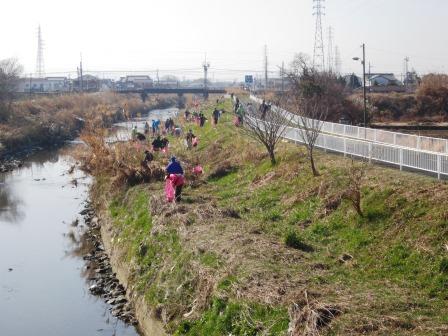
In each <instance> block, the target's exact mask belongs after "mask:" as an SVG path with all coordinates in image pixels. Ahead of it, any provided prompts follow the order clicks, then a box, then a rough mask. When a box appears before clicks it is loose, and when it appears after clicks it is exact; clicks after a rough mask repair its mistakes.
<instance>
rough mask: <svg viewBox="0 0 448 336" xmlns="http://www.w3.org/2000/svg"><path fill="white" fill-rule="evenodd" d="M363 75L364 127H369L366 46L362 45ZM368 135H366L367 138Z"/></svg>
mask: <svg viewBox="0 0 448 336" xmlns="http://www.w3.org/2000/svg"><path fill="white" fill-rule="evenodd" d="M362 75H363V82H364V83H363V84H364V85H363V96H364V127H367V91H366V44H365V43H363V44H362ZM365 136H366V135H364V137H365Z"/></svg>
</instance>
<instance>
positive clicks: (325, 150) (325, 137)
mask: <svg viewBox="0 0 448 336" xmlns="http://www.w3.org/2000/svg"><path fill="white" fill-rule="evenodd" d="M320 136H323V137H324V152H325V153H326V152H327V136H326V135H322V133H320Z"/></svg>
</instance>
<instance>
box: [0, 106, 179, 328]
mask: <svg viewBox="0 0 448 336" xmlns="http://www.w3.org/2000/svg"><path fill="white" fill-rule="evenodd" d="M176 114H177V109H167V110H158V111H154V112H152V113H151V114H150V117H149V118H150V119H151V116H157V117H161V119H162V120H163V119H164V118H165V117H166V116H175V115H176ZM150 119H149V120H150ZM136 124H137V125H138V126H139V129H141V127H142V125H143V124H144V120H143V119H140V120H136V121H132V122H130V123H126V124H123V125H118V129H119V131H118V134H119V136H120V137H126V136H127V134H129V131H128V130H126V129H125V128H127V127H132V126H133V125H136ZM123 126H124V127H123ZM73 163H74V162H73V159H72V158H71V157H69V156H67V155H66V154H64V153H63V152H61V151H51V152H42V153H38V154H36V155H34V156H32V157H30V158H28V159H27V160H26V161H25V163H24V166H23V167H21V168H19V169H16V170H14V171H12V172H9V173H2V174H0V335H1V336H25V335H30V336H31V335H33V336H94V335H109V336H111V335H115V336H134V335H138V332H137V331H136V329H135V328H134V327H133V326H128V325H125V324H124V323H122V322H121V321H119V320H117V319H116V318H115V317H113V316H112V315H111V313H110V311H109V308H110V306H109V305H107V304H106V303H105V302H104V301H103V300H102V299H101V298H97V297H95V296H92V295H91V294H90V292H89V285H90V283H89V281H88V280H87V278H86V277H87V275H86V274H87V273H88V272H86V264H85V262H84V260H83V259H82V255H79V253H78V252H77V251H78V250H79V245H80V244H81V242H80V237H81V236H82V233H83V231H84V230H85V229H86V228H85V225H84V224H83V219H82V216H81V215H80V214H79V212H80V211H82V210H83V208H84V201H85V200H86V199H87V198H88V190H89V185H90V181H91V179H90V177H89V176H86V175H85V174H83V173H82V172H80V171H75V172H74V173H72V174H69V173H68V171H69V169H70V167H71V166H72V165H73ZM74 180H76V181H77V183H73V181H74ZM76 221H78V223H77V222H76ZM76 223H77V225H75V224H76Z"/></svg>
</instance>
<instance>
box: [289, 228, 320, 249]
mask: <svg viewBox="0 0 448 336" xmlns="http://www.w3.org/2000/svg"><path fill="white" fill-rule="evenodd" d="M285 245H286V246H288V247H291V248H294V249H297V250H301V251H305V252H313V251H314V249H313V247H312V246H310V245H308V244H306V243H305V242H304V241H303V238H302V237H300V236H299V235H298V234H297V232H296V231H289V232H288V233H287V234H286V236H285Z"/></svg>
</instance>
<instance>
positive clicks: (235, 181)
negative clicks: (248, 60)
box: [109, 101, 448, 335]
mask: <svg viewBox="0 0 448 336" xmlns="http://www.w3.org/2000/svg"><path fill="white" fill-rule="evenodd" d="M212 108H213V106H210V107H209V108H208V109H207V110H206V114H208V115H210V113H211V110H212ZM221 108H225V109H226V110H227V111H230V104H229V102H228V101H227V102H226V103H224V104H223V105H222V106H221ZM231 120H232V115H231V114H230V113H227V114H225V115H224V117H223V119H222V120H221V122H220V124H219V125H218V127H217V128H213V127H211V125H210V124H207V125H206V126H205V127H204V128H202V129H200V128H199V127H197V126H194V125H193V126H192V127H191V128H193V132H194V133H195V134H197V135H199V138H200V145H199V148H197V149H195V150H194V151H192V152H186V151H185V150H180V157H181V158H183V159H186V160H190V161H193V160H199V161H200V163H201V164H202V165H203V167H204V168H205V171H206V173H211V172H213V171H214V170H215V169H216V168H218V167H219V166H220V165H221V164H222V162H223V161H229V162H230V163H231V164H232V166H233V167H235V169H234V170H233V171H231V172H230V173H229V174H227V175H225V176H223V177H220V178H213V179H207V176H204V179H206V180H207V183H206V184H204V185H203V186H201V187H199V188H196V189H189V188H186V189H185V193H186V195H185V199H186V200H188V201H187V202H185V203H184V204H185V205H186V206H188V207H195V206H197V207H200V206H201V204H195V200H196V199H199V198H200V197H203V196H206V197H207V198H209V199H210V200H211V201H210V202H213V203H212V204H213V205H212V207H213V208H222V209H229V208H231V209H234V210H235V211H237V212H238V213H239V214H240V216H241V219H231V220H229V221H226V220H225V219H219V221H220V223H218V224H217V225H215V226H214V225H212V224H214V223H207V230H206V232H205V234H207V235H208V236H207V237H209V238H211V240H212V241H214V242H215V243H217V244H219V243H222V241H223V240H225V239H229V240H230V239H232V238H229V237H233V236H232V235H229V232H231V233H235V234H236V233H238V234H239V235H247V236H248V237H249V233H248V232H252V231H253V230H254V229H256V230H257V231H260V232H259V234H260V235H261V236H262V237H263V238H264V239H267V240H270V241H276V242H277V243H278V246H281V247H282V248H284V249H285V250H286V252H285V251H283V250H282V253H285V254H288V253H289V254H291V253H292V254H294V253H297V255H299V256H300V259H296V260H295V261H293V262H291V261H285V259H283V257H282V256H283V255H280V257H279V259H262V258H259V255H261V254H263V252H265V251H261V250H259V249H258V247H257V246H256V245H255V247H251V245H250V243H248V244H249V245H247V247H244V248H245V250H244V253H241V254H240V255H239V256H238V258H236V260H237V261H238V262H241V263H242V264H244V266H238V265H239V264H238V263H237V266H236V265H235V264H233V265H229V264H228V263H229V262H230V261H229V259H230V258H229V257H228V255H227V254H226V253H223V251H222V250H220V249H218V248H216V249H215V246H214V244H215V243H214V242H210V245H209V246H208V247H207V249H206V252H202V253H198V252H197V249H196V247H197V246H196V244H199V241H201V239H204V238H203V237H202V236H201V233H198V234H197V235H196V236H194V235H193V236H192V237H193V238H191V237H190V240H189V241H188V242H186V241H184V240H183V238H182V236H181V235H180V234H179V230H180V228H179V224H178V223H177V222H174V221H173V222H172V223H171V222H170V221H169V220H168V224H167V226H166V227H165V230H164V231H162V232H160V233H158V234H155V235H154V234H151V231H152V230H153V229H154V227H153V220H154V219H153V218H152V217H151V215H150V212H149V207H148V205H149V202H150V197H149V194H150V193H151V192H152V191H148V190H147V187H146V186H137V187H133V188H130V189H128V190H127V191H126V192H120V193H118V195H117V196H116V197H115V199H114V200H113V201H112V202H111V204H110V207H109V210H110V214H111V216H112V217H113V219H114V222H115V225H116V227H117V228H118V229H119V230H120V233H119V235H118V240H119V242H118V243H119V244H122V246H125V247H126V248H127V251H128V253H127V255H126V258H127V261H128V262H130V263H132V264H133V265H135V269H136V271H135V272H134V276H135V279H134V281H135V283H136V284H137V285H138V286H137V288H138V289H139V291H140V292H141V293H142V295H144V296H145V297H146V299H147V301H148V302H149V303H150V304H151V305H152V306H154V307H159V306H163V307H164V308H165V309H167V310H168V312H169V313H171V314H172V316H173V320H172V321H170V323H169V324H168V330H169V331H171V332H175V333H176V335H228V334H232V335H257V334H263V333H264V334H267V335H284V334H285V333H286V330H287V326H288V321H289V317H288V313H287V308H288V306H287V304H280V305H267V304H260V303H259V302H255V301H250V300H245V299H242V298H237V296H236V295H235V288H239V289H241V288H242V287H244V286H245V282H246V281H247V279H248V278H250V277H251V276H253V275H254V274H255V275H256V274H258V273H259V272H264V273H265V274H269V276H271V275H273V274H276V275H278V277H280V278H279V279H282V281H284V280H285V279H300V283H301V284H303V286H304V288H307V289H308V290H309V291H311V292H316V293H320V295H321V297H319V300H320V301H323V302H325V301H328V302H334V303H339V302H342V303H344V304H348V305H349V307H350V309H347V310H346V311H344V312H343V314H342V315H341V317H338V318H337V319H336V320H335V321H334V323H333V328H334V329H333V331H330V330H325V331H324V332H323V333H322V334H323V335H325V334H334V335H337V334H340V335H343V334H349V333H350V332H349V331H351V330H353V329H354V327H355V326H358V325H359V324H360V323H361V322H360V321H359V316H361V315H362V316H363V319H365V320H366V321H367V322H366V323H367V324H369V323H378V321H383V319H384V318H386V317H387V316H389V317H393V318H394V319H395V320H396V321H398V322H397V325H401V327H400V326H390V325H387V323H386V324H385V325H386V328H388V329H387V331H388V332H386V333H385V334H396V335H402V334H403V335H414V334H416V335H426V334H436V333H433V332H432V331H429V329H425V328H432V327H436V326H439V327H440V326H443V325H444V324H446V323H448V309H447V306H446V300H447V299H448V256H447V254H446V253H447V252H446V250H445V249H444V248H443V246H444V244H446V243H447V242H448V241H447V238H446V237H448V224H447V223H448V221H447V212H446V210H445V204H446V202H445V201H446V199H447V198H448V197H446V196H447V195H448V190H447V188H446V186H445V185H443V184H438V183H436V182H434V181H433V180H431V179H429V178H426V177H419V176H416V175H412V174H402V173H400V172H398V171H393V170H389V169H385V168H371V169H369V171H368V174H367V179H366V181H365V183H364V184H365V185H364V187H363V188H362V204H361V205H362V209H363V212H364V214H365V216H363V217H360V216H359V215H358V214H357V213H356V212H355V211H354V210H353V208H352V207H351V205H350V203H349V202H348V201H344V200H343V201H342V202H341V204H340V205H339V206H337V207H336V208H335V209H331V210H329V211H324V210H325V204H326V202H327V201H328V199H331V197H333V196H335V195H337V194H338V193H340V192H341V191H342V190H344V188H346V182H344V181H345V180H344V178H345V174H346V173H347V170H346V161H345V159H344V158H342V157H338V156H333V155H325V154H322V153H319V152H318V153H317V157H316V159H317V161H318V165H319V167H320V171H321V173H322V175H321V176H320V177H317V178H315V177H313V176H312V174H311V172H310V170H309V167H308V163H307V161H306V159H305V158H304V156H303V155H298V152H299V151H300V148H298V147H296V146H295V145H290V144H284V143H282V144H280V146H279V148H278V158H279V162H278V164H277V165H276V166H272V165H271V164H270V162H269V159H268V158H267V157H266V156H263V155H261V154H262V151H263V149H262V147H260V146H257V145H255V144H254V143H253V141H250V140H247V138H246V137H244V136H243V135H242V134H241V132H239V131H238V130H237V129H235V127H233V126H232V124H231ZM213 146H219V148H220V149H219V150H216V151H215V150H214V151H212V147H213ZM248 146H252V147H250V148H249V149H250V151H253V152H256V153H254V155H253V156H247V157H246V156H244V157H243V155H245V154H247V153H246V152H245V150H246V148H248ZM211 153H212V154H211ZM255 154H260V155H255ZM434 188H439V189H440V190H438V191H437V192H434V191H433V189H434ZM422 192H426V193H425V194H424V195H425V196H421V194H422ZM438 197H440V198H438ZM443 197H445V198H443ZM187 219H188V220H187V222H188V223H189V224H188V225H189V226H188V228H187V229H186V230H190V228H191V230H194V228H195V227H196V226H200V225H201V224H203V221H214V220H218V219H214V218H212V219H201V218H200V216H196V215H194V213H190V214H187ZM259 229H260V230H259ZM182 230H184V228H182ZM202 234H204V232H203V233H202ZM226 234H227V235H226ZM250 237H252V238H253V236H250ZM196 240H197V241H198V242H196ZM253 240H256V238H253ZM202 243H204V242H202ZM206 243H209V242H208V241H206ZM142 244H144V245H145V246H146V251H147V252H146V254H145V255H141V254H140V251H141V246H142ZM245 246H246V245H245ZM223 250H225V249H223ZM230 252H232V251H230ZM246 252H248V253H247V255H246ZM250 252H253V255H254V257H250V255H251V253H250ZM289 254H288V255H289ZM344 254H349V255H350V256H352V259H351V260H350V261H347V262H344V261H341V256H342V255H344ZM251 258H252V259H251ZM272 258H274V252H272ZM316 265H318V267H317V268H316ZM229 266H233V267H229ZM197 267H200V268H201V269H203V270H204V271H205V272H210V274H215V276H216V281H217V282H216V286H215V287H214V291H213V299H212V300H211V301H210V302H209V303H208V305H205V307H203V310H201V311H200V312H196V313H197V314H199V315H197V316H196V317H195V318H194V319H188V318H184V317H183V314H184V313H185V312H186V311H189V309H191V305H192V301H194V299H195V298H196V297H197V295H198V292H197V291H198V290H200V289H198V281H197V278H196V275H197V273H196V272H197ZM228 269H232V272H230V273H228V272H227V270H228ZM316 269H317V270H316ZM224 270H226V271H224ZM285 274H288V276H285ZM278 281H280V280H278ZM274 282H275V281H274ZM301 289H302V288H301ZM289 303H290V302H288V304H289ZM410 307H411V308H410ZM422 317H424V318H422ZM411 322H412V325H414V326H420V327H421V329H412V328H411V327H412V325H410V324H409V323H411Z"/></svg>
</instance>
